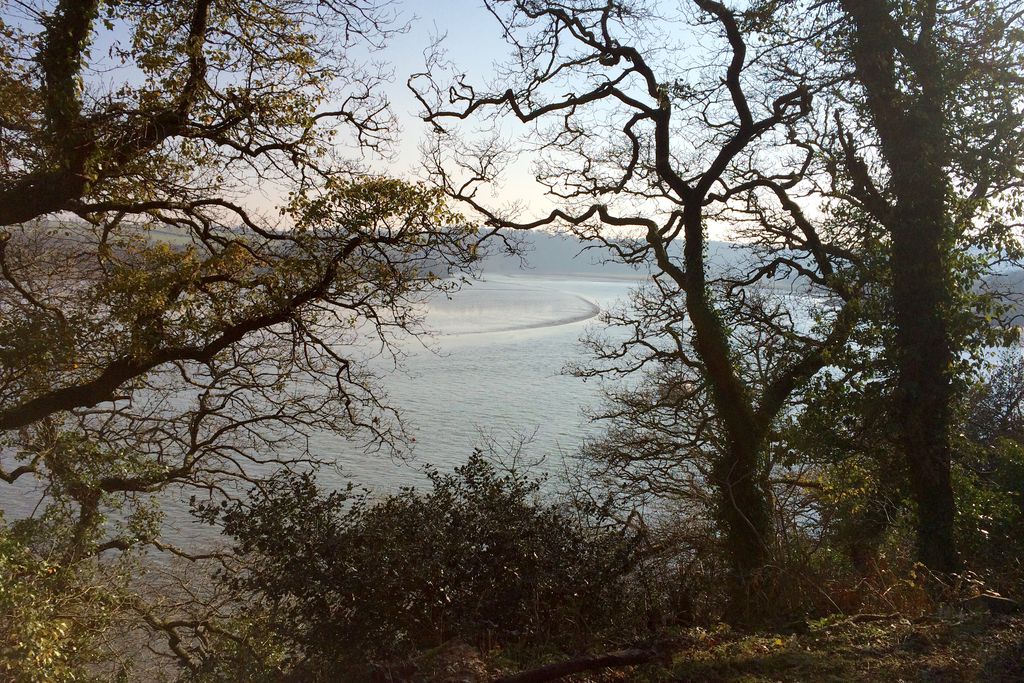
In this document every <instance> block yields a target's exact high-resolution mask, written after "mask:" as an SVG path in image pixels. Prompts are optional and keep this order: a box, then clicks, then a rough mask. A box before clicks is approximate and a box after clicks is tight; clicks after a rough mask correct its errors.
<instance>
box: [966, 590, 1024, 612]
mask: <svg viewBox="0 0 1024 683" xmlns="http://www.w3.org/2000/svg"><path fill="white" fill-rule="evenodd" d="M961 605H962V607H963V608H964V609H965V610H967V611H968V612H990V613H992V614H1016V613H1018V612H1020V611H1021V604H1020V603H1019V602H1017V601H1016V600H1011V599H1010V598H1004V597H1003V596H1002V595H997V594H996V593H982V594H981V595H975V596H974V597H973V598H967V599H966V600H964V601H963V602H962V603H961Z"/></svg>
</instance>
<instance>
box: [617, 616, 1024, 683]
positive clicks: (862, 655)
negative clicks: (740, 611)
mask: <svg viewBox="0 0 1024 683" xmlns="http://www.w3.org/2000/svg"><path fill="white" fill-rule="evenodd" d="M624 675H625V676H626V678H624V679H622V680H643V679H645V678H646V679H647V680H652V681H679V682H680V683H683V682H687V683H688V682H691V681H692V682H694V683H696V682H701V683H704V682H707V683H713V682H717V681H736V682H737V683H767V682H769V681H771V682H775V681H814V682H829V681H836V682H838V681H893V682H895V681H908V682H909V681H921V682H929V683H931V682H936V683H937V682H940V681H942V682H945V681H949V682H953V681H979V682H982V681H984V682H985V683H991V682H1007V683H1008V682H1010V681H1024V618H1022V617H1020V616H1017V617H998V616H991V615H966V616H963V617H961V618H950V619H942V620H926V621H919V622H917V623H912V622H911V621H908V620H906V619H900V618H898V617H893V618H883V619H878V620H872V621H868V622H856V621H850V620H845V619H841V618H838V619H837V618H833V619H829V620H825V621H821V622H817V623H812V624H809V625H808V628H807V630H806V632H805V633H803V634H799V635H757V636H750V635H748V636H740V635H736V634H732V633H730V632H729V631H725V630H723V631H719V632H703V633H701V632H698V633H697V634H696V636H695V642H693V643H692V644H689V645H688V646H687V647H686V648H685V649H683V650H681V651H679V652H677V653H675V655H674V656H673V658H672V663H671V666H670V667H668V668H667V669H664V668H662V669H661V670H660V671H658V670H656V669H655V668H654V667H648V671H643V672H641V671H635V672H632V673H624Z"/></svg>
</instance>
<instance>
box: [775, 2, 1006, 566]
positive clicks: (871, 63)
mask: <svg viewBox="0 0 1024 683" xmlns="http://www.w3.org/2000/svg"><path fill="white" fill-rule="evenodd" d="M765 8H767V6H765ZM805 10H808V8H806V7H802V6H798V4H793V5H789V6H783V5H779V6H777V7H776V8H775V9H774V10H770V11H777V15H776V16H775V17H774V20H773V21H775V22H777V27H778V28H779V30H780V32H781V33H783V34H784V35H785V38H784V40H785V41H787V42H788V43H789V44H796V45H803V46H805V47H806V48H808V49H809V50H810V51H811V53H812V54H813V56H814V57H813V58H814V61H815V63H816V64H818V65H819V66H818V68H817V69H811V70H808V76H809V77H813V78H816V79H819V82H829V83H831V84H832V85H831V86H829V88H828V90H829V92H830V94H829V97H830V98H831V99H832V100H833V101H835V102H840V103H845V104H846V106H847V107H848V109H849V110H852V111H850V112H849V113H847V112H842V111H839V112H837V114H836V120H837V125H838V126H839V127H840V131H839V134H838V136H837V138H836V141H837V142H838V143H839V144H838V146H837V148H836V156H837V157H841V158H843V159H844V161H843V162H842V163H844V164H845V165H846V167H847V172H848V174H849V176H850V178H851V181H852V182H851V187H850V189H849V192H848V193H847V196H846V197H845V199H846V200H847V201H850V202H851V203H853V204H854V205H855V206H856V207H857V208H858V210H860V211H862V212H863V213H864V214H865V216H866V217H867V218H868V219H869V220H871V221H873V222H875V223H876V224H877V225H878V226H880V228H881V230H882V231H883V234H884V235H885V244H886V245H887V247H886V249H887V268H888V272H889V276H888V278H887V282H886V286H887V292H888V296H889V298H890V304H889V305H890V308H889V317H888V319H887V320H886V321H885V324H886V325H889V326H891V328H892V329H893V331H894V334H893V335H892V338H891V343H890V345H889V347H888V353H889V354H890V355H891V359H892V362H893V366H894V379H895V387H894V394H893V400H894V402H895V411H894V413H895V417H896V424H897V425H898V429H899V433H900V437H899V443H900V449H901V451H902V453H903V457H904V459H905V462H906V465H907V472H908V477H909V481H910V487H911V495H912V498H913V500H914V502H915V504H916V511H917V519H918V526H917V548H918V556H919V558H920V560H921V561H922V562H924V563H925V564H926V565H927V566H929V567H930V568H932V569H934V570H937V571H940V572H950V571H953V570H955V569H956V568H957V567H958V566H959V560H958V557H957V552H956V547H955V543H954V519H955V500H954V495H953V487H952V483H951V477H950V463H951V458H952V449H953V446H952V441H953V437H954V433H953V429H952V426H953V424H954V421H955V415H954V413H955V410H956V408H955V400H956V395H957V393H958V391H961V390H964V389H965V387H966V385H965V384H964V383H963V382H962V380H963V378H964V377H967V376H968V375H969V371H968V369H967V368H965V367H964V363H965V361H967V360H969V359H970V358H971V357H972V356H971V355H970V354H971V353H972V352H973V351H975V350H976V349H977V348H978V347H979V346H982V345H985V344H994V343H999V342H1001V341H1002V342H1005V341H1006V338H1007V336H1008V335H1006V334H1002V333H1001V332H1002V331H1000V330H995V331H994V332H993V331H991V329H990V328H991V326H990V321H991V318H992V317H993V314H994V313H996V312H998V310H997V309H998V305H996V306H995V307H994V305H993V302H992V301H991V300H987V299H986V298H985V297H979V296H978V295H977V293H976V291H975V290H976V287H977V286H978V282H979V279H980V277H981V276H982V275H984V274H985V268H986V267H987V266H988V265H989V264H990V263H991V262H992V261H991V260H986V259H992V260H996V259H1005V258H1007V257H1008V256H1011V257H1012V256H1013V255H1014V254H1015V253H1017V252H1019V242H1017V241H1016V239H1015V237H1014V229H1015V228H1014V223H1015V221H1016V216H1017V214H1018V213H1019V210H1020V209H1019V202H1020V191H1021V181H1022V174H1021V167H1020V162H1019V159H1020V158H1021V157H1020V153H1021V145H1022V144H1024V108H1022V104H1021V103H1022V101H1024V100H1022V95H1024V91H1022V90H1021V87H1022V83H1024V80H1022V79H1021V66H1020V65H1021V61H1020V60H1021V41H1020V36H1021V33H1020V32H1021V28H1022V25H1021V14H1020V6H1019V4H1018V3H1015V2H987V3H974V2H967V3H957V2H950V3H944V2H912V3H907V4H899V3H891V2H888V0H850V1H846V0H842V1H841V2H836V3H830V4H828V5H825V6H821V7H820V11H817V9H816V10H813V11H812V10H808V12H809V13H805ZM794 27H796V28H795V30H794ZM794 38H796V40H794ZM823 57H827V58H828V59H830V60H831V64H837V66H836V67H834V68H833V67H830V66H823V65H824V64H825V63H824V62H822V58H823ZM979 254H980V255H981V256H980V257H979ZM1009 336H1012V335H1009Z"/></svg>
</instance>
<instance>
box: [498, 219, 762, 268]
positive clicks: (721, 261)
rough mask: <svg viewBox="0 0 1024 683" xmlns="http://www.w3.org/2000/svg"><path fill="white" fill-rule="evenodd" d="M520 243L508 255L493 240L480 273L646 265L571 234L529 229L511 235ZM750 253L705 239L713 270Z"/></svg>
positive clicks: (676, 255)
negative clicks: (518, 252) (519, 253)
mask: <svg viewBox="0 0 1024 683" xmlns="http://www.w3.org/2000/svg"><path fill="white" fill-rule="evenodd" d="M513 238H514V239H515V240H517V241H518V242H521V244H522V248H523V249H522V251H523V253H522V256H521V257H520V256H510V255H509V254H508V253H506V252H505V251H504V250H503V249H501V246H500V244H499V241H498V240H494V241H493V242H492V243H491V244H490V245H489V247H488V249H487V256H486V257H485V259H484V264H483V271H484V274H487V273H495V274H501V275H514V274H530V275H570V276H589V277H613V278H621V277H645V276H646V275H648V274H649V268H648V267H644V266H641V267H639V268H636V267H633V266H630V265H628V264H625V263H622V262H621V261H619V260H618V259H617V258H616V257H615V255H614V254H613V253H612V252H611V250H609V249H607V248H605V247H604V246H601V245H584V244H583V243H581V242H580V241H579V240H578V239H576V238H574V237H565V236H562V235H553V234H551V233H547V232H541V231H530V232H522V233H517V234H515V235H513ZM671 251H672V255H673V258H677V259H680V258H681V257H682V253H681V247H680V246H677V245H673V248H672V250H671ZM750 257H751V251H750V248H749V247H745V246H743V245H738V244H730V243H728V242H709V243H708V261H709V264H710V265H711V271H712V272H713V273H723V272H725V271H726V270H730V269H733V268H739V267H741V266H742V265H743V264H744V263H745V262H746V261H748V260H749V259H750Z"/></svg>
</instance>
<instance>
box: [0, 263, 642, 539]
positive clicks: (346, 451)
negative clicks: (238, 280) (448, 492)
mask: <svg viewBox="0 0 1024 683" xmlns="http://www.w3.org/2000/svg"><path fill="white" fill-rule="evenodd" d="M636 284H637V281H633V280H624V279H620V280H607V281H598V280H587V279H574V278H548V277H535V276H528V275H521V276H489V277H488V278H487V279H486V281H483V282H477V283H474V284H473V285H472V286H469V287H467V288H465V289H463V290H462V291H460V292H457V293H455V294H454V295H453V296H452V297H451V298H450V299H446V298H443V297H439V298H437V299H436V300H434V301H432V302H431V303H430V305H429V307H428V309H427V312H426V317H427V324H428V326H429V327H430V328H431V329H432V330H434V331H435V335H434V336H433V337H432V340H429V342H428V345H429V347H430V348H424V345H423V344H422V343H420V342H418V341H416V340H412V339H410V340H408V341H407V342H404V343H403V345H402V351H404V352H405V358H404V360H403V362H402V364H401V367H400V368H398V369H395V368H394V367H393V364H392V365H390V366H385V365H384V364H383V363H381V364H380V365H379V367H378V368H376V369H377V371H378V372H379V373H380V374H381V375H382V384H383V387H384V389H385V390H386V392H387V394H388V401H387V402H388V405H390V406H392V407H393V408H395V409H397V410H398V411H399V412H400V414H401V415H402V416H403V420H404V422H405V425H406V429H407V432H408V433H409V434H410V435H411V436H412V438H413V439H414V441H413V442H412V443H411V444H410V446H411V451H410V454H409V456H408V457H406V458H403V459H400V460H399V459H394V458H392V457H390V456H387V455H382V454H380V453H366V452H364V451H363V450H362V449H361V448H360V447H359V445H358V444H356V443H352V442H349V441H346V440H344V439H341V438H340V437H338V436H336V435H333V434H325V433H321V434H312V435H310V439H309V444H308V448H309V451H310V453H311V454H313V455H314V456H316V457H318V458H321V459H324V460H327V461H330V462H334V463H336V465H337V467H336V468H332V467H326V468H323V469H322V470H321V471H320V481H321V482H322V483H323V484H324V485H325V486H326V487H342V486H344V485H345V484H346V483H347V482H348V481H354V482H356V483H358V484H360V485H363V486H368V487H370V488H372V489H374V490H378V491H382V492H386V491H392V490H395V489H397V488H398V487H401V486H408V485H422V484H424V483H425V482H426V479H425V476H424V474H423V467H424V466H425V465H427V464H430V465H433V466H435V467H437V468H439V469H441V470H450V469H452V468H454V467H457V466H458V465H460V464H462V463H464V462H465V461H466V459H467V458H468V456H469V455H470V453H472V451H473V449H474V447H476V446H479V445H481V444H482V443H483V441H484V440H485V438H487V437H489V438H491V439H493V440H495V441H496V442H497V443H498V444H499V445H500V444H503V443H508V442H514V441H516V440H517V439H518V436H519V435H529V436H530V437H531V439H530V441H529V443H528V444H527V445H526V448H525V452H526V454H527V455H528V456H529V457H530V458H531V459H535V458H538V457H541V456H545V457H546V460H545V462H544V463H543V464H542V465H541V467H542V468H545V469H548V470H549V471H559V470H560V469H561V468H562V466H563V463H564V456H566V455H571V454H572V453H573V452H574V451H575V450H576V449H577V447H578V446H579V445H580V443H581V442H582V440H583V439H584V437H585V436H586V435H587V434H588V433H592V430H593V429H594V428H593V427H592V426H590V425H588V424H587V422H586V420H585V419H584V417H583V414H582V411H583V408H584V407H586V406H589V405H593V404H595V403H597V402H598V401H599V400H600V395H599V391H598V387H597V385H596V383H594V382H589V383H584V382H583V381H582V380H580V379H577V378H575V377H570V376H567V375H565V374H563V369H564V368H565V366H566V364H567V363H569V362H571V361H574V360H577V359H578V358H579V355H580V353H581V349H580V346H579V343H578V340H579V338H580V337H581V336H582V335H583V334H584V332H585V331H586V330H587V326H588V325H594V324H595V323H596V322H597V315H598V313H599V312H600V311H601V310H602V309H606V308H608V307H610V306H611V305H613V304H614V303H615V302H616V301H617V300H619V299H621V298H622V297H624V296H626V294H627V293H628V291H629V290H630V289H631V288H632V287H634V286H635V285H636ZM485 435H486V437H485ZM268 473H269V472H259V473H258V474H268ZM23 484H24V485H23ZM41 493H42V491H41V490H40V489H39V488H38V485H37V482H31V481H29V478H23V479H22V480H20V481H19V482H18V485H17V486H13V487H9V486H7V485H4V487H3V489H2V493H0V509H2V510H3V511H4V513H5V515H6V516H7V518H8V519H12V518H18V517H23V516H26V515H31V514H33V512H34V510H36V505H37V504H38V502H39V499H40V495H41ZM186 497H187V494H186V495H185V496H183V495H182V494H181V492H180V491H167V492H165V493H164V494H162V495H161V499H162V500H161V508H162V510H163V511H164V513H165V527H166V531H165V537H166V538H168V539H170V540H172V541H173V542H176V543H185V544H191V543H206V542H213V541H216V538H217V536H216V534H215V533H214V531H213V529H211V528H209V527H204V526H201V525H199V524H198V523H197V522H196V521H195V520H194V518H192V516H191V514H190V513H189V509H188V504H187V503H186V502H185V498H186Z"/></svg>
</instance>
